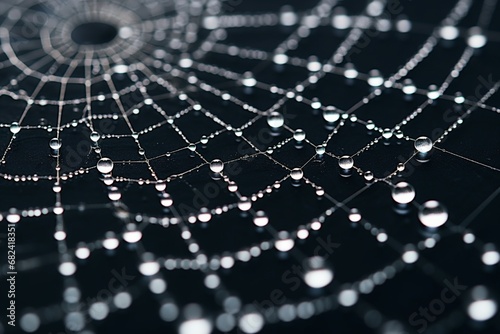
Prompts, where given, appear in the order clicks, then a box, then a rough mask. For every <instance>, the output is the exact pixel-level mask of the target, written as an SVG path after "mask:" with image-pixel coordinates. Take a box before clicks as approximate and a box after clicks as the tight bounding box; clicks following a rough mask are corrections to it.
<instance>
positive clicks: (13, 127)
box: [10, 122, 21, 134]
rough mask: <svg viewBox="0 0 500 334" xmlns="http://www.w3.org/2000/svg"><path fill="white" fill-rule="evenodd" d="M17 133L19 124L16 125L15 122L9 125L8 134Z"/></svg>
mask: <svg viewBox="0 0 500 334" xmlns="http://www.w3.org/2000/svg"><path fill="white" fill-rule="evenodd" d="M19 131H21V127H20V126H19V123H17V122H13V123H12V124H11V125H10V132H12V133H13V134H16V133H18V132H19Z"/></svg>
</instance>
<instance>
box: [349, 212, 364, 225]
mask: <svg viewBox="0 0 500 334" xmlns="http://www.w3.org/2000/svg"><path fill="white" fill-rule="evenodd" d="M361 218H362V217H361V213H360V212H359V210H358V209H356V208H352V209H351V210H350V211H349V220H350V221H351V222H353V223H357V222H359V221H360V220H361Z"/></svg>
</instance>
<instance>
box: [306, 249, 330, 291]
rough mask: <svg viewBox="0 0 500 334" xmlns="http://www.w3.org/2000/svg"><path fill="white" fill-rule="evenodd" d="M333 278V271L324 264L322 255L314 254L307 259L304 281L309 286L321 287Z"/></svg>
mask: <svg viewBox="0 0 500 334" xmlns="http://www.w3.org/2000/svg"><path fill="white" fill-rule="evenodd" d="M332 280H333V271H332V270H331V269H330V268H328V267H327V266H326V264H325V260H324V259H323V258H322V257H319V256H314V257H311V258H309V259H307V262H306V271H305V273H304V281H305V282H306V284H307V285H309V286H310V287H311V288H316V289H318V288H323V287H325V286H327V285H328V284H330V282H331V281H332Z"/></svg>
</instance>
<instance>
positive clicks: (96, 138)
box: [90, 131, 101, 143]
mask: <svg viewBox="0 0 500 334" xmlns="http://www.w3.org/2000/svg"><path fill="white" fill-rule="evenodd" d="M99 139H101V135H100V134H99V133H97V132H95V131H94V132H92V133H91V134H90V140H92V141H93V142H94V143H97V142H98V141H99Z"/></svg>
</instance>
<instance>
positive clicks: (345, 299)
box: [338, 289, 358, 307]
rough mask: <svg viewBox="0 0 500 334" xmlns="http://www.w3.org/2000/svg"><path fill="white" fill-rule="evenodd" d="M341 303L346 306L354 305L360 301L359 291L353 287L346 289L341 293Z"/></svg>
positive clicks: (339, 298) (339, 297)
mask: <svg viewBox="0 0 500 334" xmlns="http://www.w3.org/2000/svg"><path fill="white" fill-rule="evenodd" d="M338 300H339V304H340V305H342V306H345V307H350V306H353V305H354V304H356V303H357V301H358V292H357V291H356V290H353V289H345V290H342V291H341V292H340V293H339V296H338Z"/></svg>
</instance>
